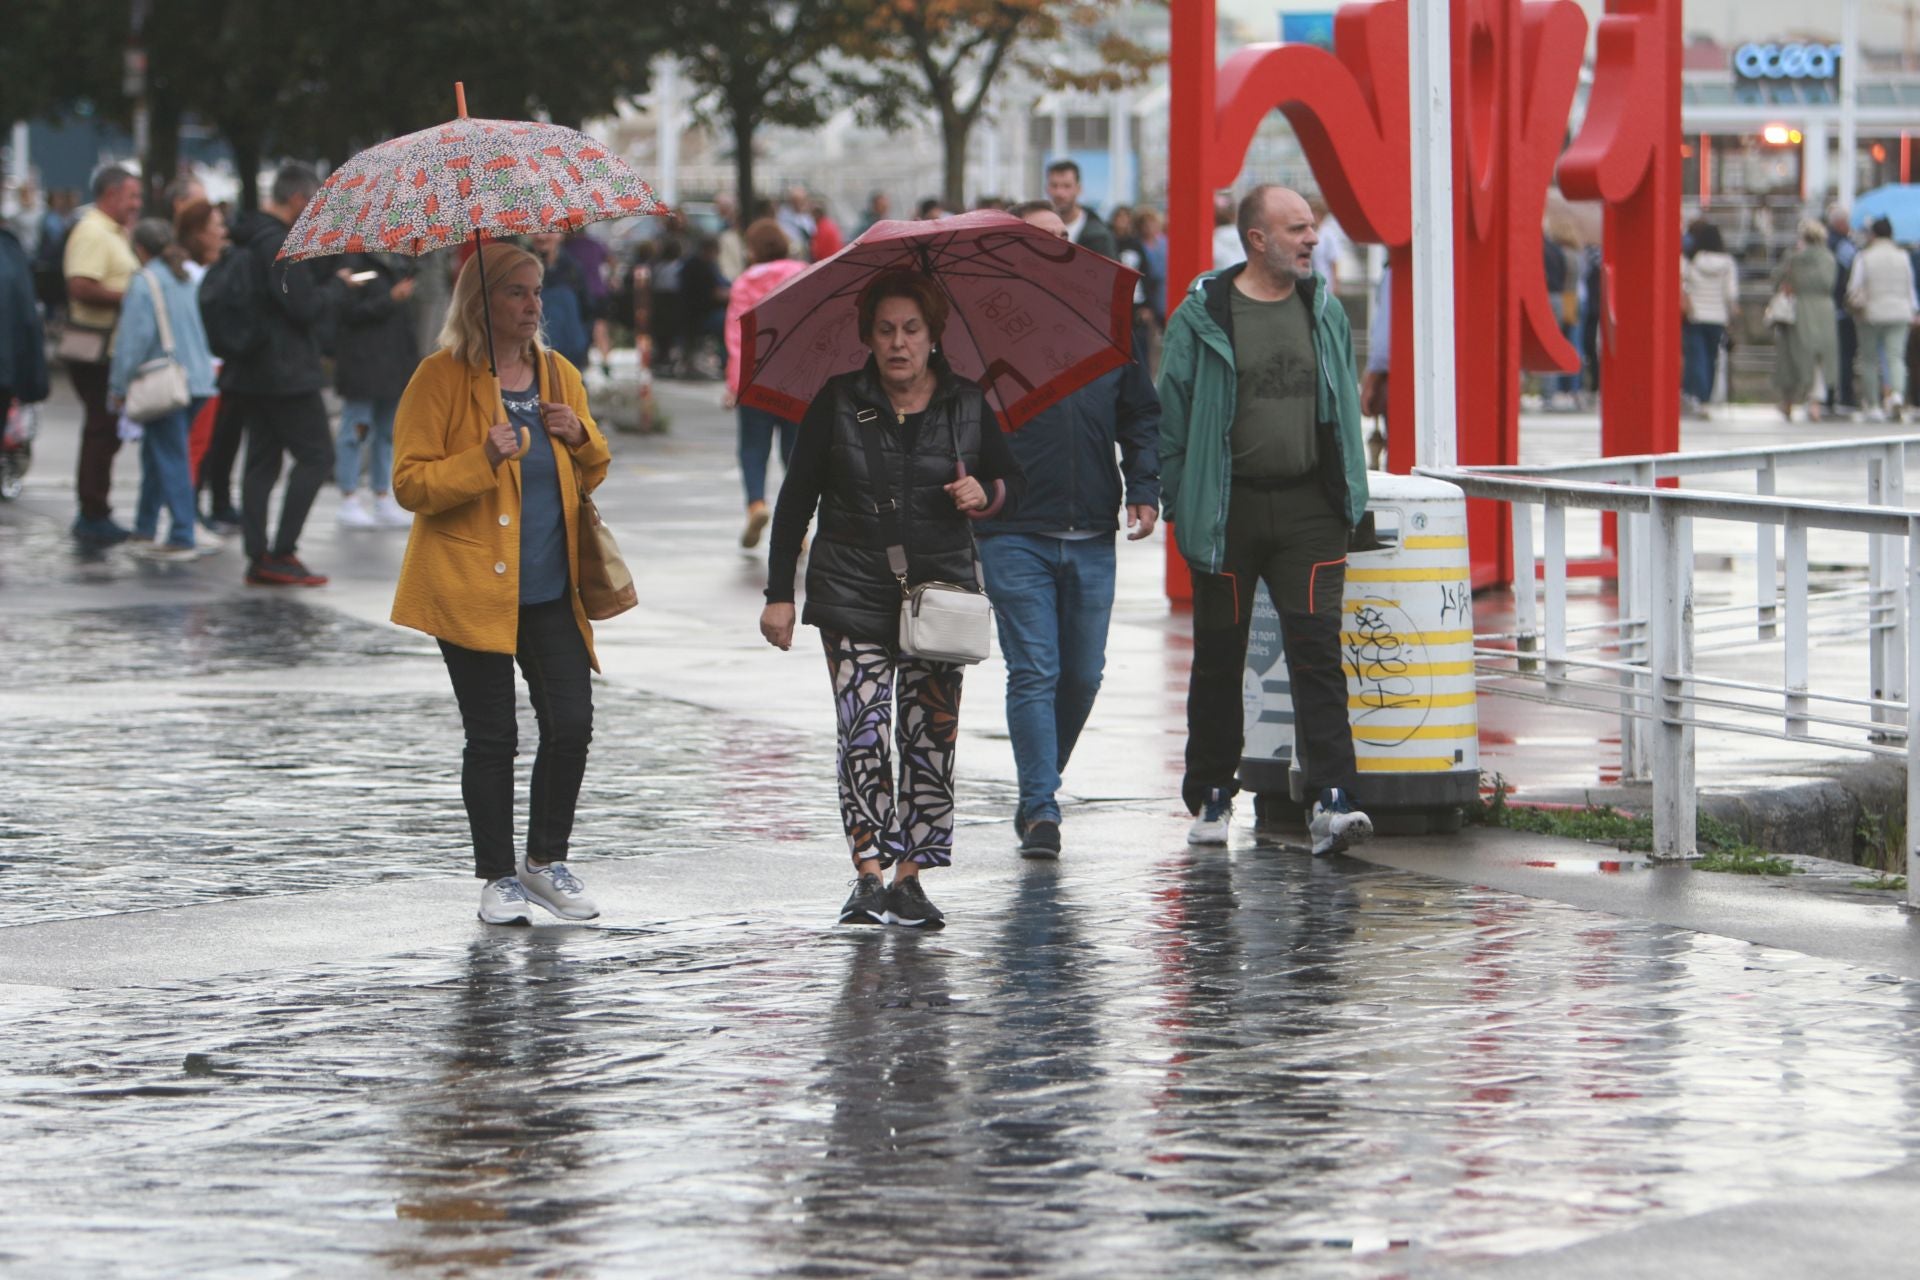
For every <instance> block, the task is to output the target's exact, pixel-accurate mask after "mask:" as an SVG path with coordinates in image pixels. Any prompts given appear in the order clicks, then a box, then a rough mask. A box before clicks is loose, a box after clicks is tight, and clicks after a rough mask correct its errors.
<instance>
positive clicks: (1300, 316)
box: [1159, 185, 1373, 854]
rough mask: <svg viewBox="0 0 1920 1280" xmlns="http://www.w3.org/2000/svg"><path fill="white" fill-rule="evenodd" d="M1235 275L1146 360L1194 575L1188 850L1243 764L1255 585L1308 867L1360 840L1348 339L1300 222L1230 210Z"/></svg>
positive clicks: (1169, 511)
mask: <svg viewBox="0 0 1920 1280" xmlns="http://www.w3.org/2000/svg"><path fill="white" fill-rule="evenodd" d="M1238 221H1239V232H1240V242H1241V245H1242V246H1243V247H1244V248H1245V249H1246V251H1247V261H1246V263H1245V264H1244V265H1241V266H1236V267H1231V268H1229V269H1227V270H1226V271H1221V272H1212V273H1209V274H1206V275H1203V276H1201V277H1200V278H1199V279H1197V280H1195V281H1194V283H1193V286H1192V288H1191V289H1190V290H1189V291H1188V296H1187V300H1186V304H1185V305H1184V306H1182V307H1180V309H1179V310H1177V311H1176V312H1174V314H1173V318H1172V319H1171V320H1170V321H1169V322H1168V324H1167V333H1166V345H1165V347H1164V349H1163V351H1162V354H1161V358H1160V385H1159V390H1160V403H1161V408H1162V418H1161V427H1160V474H1161V482H1162V486H1163V503H1164V507H1165V511H1166V517H1167V519H1168V520H1169V521H1171V522H1172V523H1173V525H1174V537H1175V539H1176V542H1177V545H1178V546H1179V548H1180V554H1181V555H1182V556H1184V557H1185V558H1186V561H1187V565H1188V567H1189V568H1190V569H1191V570H1192V571H1193V672H1192V676H1191V678H1190V681H1189V683H1188V686H1187V769H1186V778H1185V780H1184V782H1183V784H1182V787H1181V791H1182V794H1183V798H1184V799H1185V800H1186V803H1187V810H1188V812H1190V813H1192V814H1194V815H1196V818H1195V821H1194V824H1193V827H1192V829H1191V830H1190V831H1189V832H1188V834H1187V839H1188V841H1189V842H1191V843H1193V844H1213V845H1223V844H1225V843H1226V842H1227V827H1228V823H1229V821H1230V819H1231V817H1232V814H1233V796H1234V793H1235V792H1236V791H1237V790H1238V784H1237V783H1236V781H1235V779H1234V775H1235V773H1236V772H1237V771H1238V769H1239V765H1240V753H1241V751H1242V749H1243V747H1244V745H1245V744H1244V734H1243V725H1242V700H1241V682H1242V678H1243V672H1244V671H1245V669H1246V662H1247V629H1248V625H1249V623H1250V622H1251V621H1252V615H1253V596H1254V591H1255V588H1256V586H1257V585H1258V583H1259V582H1261V581H1265V582H1266V584H1267V593H1268V595H1269V596H1271V597H1272V599H1273V603H1274V607H1275V608H1276V609H1277V610H1278V611H1279V613H1280V626H1281V632H1282V637H1283V641H1284V644H1285V648H1286V658H1287V672H1288V676H1289V678H1290V681H1291V683H1292V687H1293V711H1294V739H1295V743H1296V749H1297V751H1298V753H1299V757H1300V762H1301V766H1302V768H1303V769H1304V771H1305V774H1306V783H1307V791H1308V793H1309V794H1310V795H1312V796H1313V797H1314V800H1313V806H1312V809H1311V810H1310V813H1309V818H1308V825H1309V830H1310V832H1311V834H1312V838H1313V851H1314V852H1315V853H1316V854H1323V853H1337V852H1339V851H1340V850H1342V849H1345V848H1347V847H1348V846H1349V845H1351V844H1354V843H1357V842H1358V841H1361V840H1365V839H1366V838H1367V837H1368V836H1370V835H1372V834H1373V824H1372V822H1371V821H1370V820H1369V819H1368V818H1367V815H1366V814H1364V813H1362V812H1360V811H1359V810H1358V809H1357V808H1356V807H1355V806H1354V803H1353V798H1352V793H1351V792H1352V783H1353V778H1354V759H1353V736H1352V730H1351V728H1350V726H1349V724H1348V720H1347V679H1346V675H1345V673H1344V671H1343V670H1342V668H1341V664H1340V618H1341V603H1342V596H1343V594H1344V591H1345V587H1346V558H1347V541H1348V536H1349V534H1350V533H1351V532H1352V530H1353V529H1354V528H1355V527H1356V526H1357V525H1359V523H1360V521H1361V517H1362V516H1364V515H1365V514H1366V510H1367V472H1366V445H1365V442H1364V441H1363V439H1362V438H1361V434H1360V400H1359V390H1358V388H1357V386H1356V385H1355V383H1354V376H1353V335H1352V333H1351V331H1350V330H1349V328H1348V326H1347V316H1346V312H1345V311H1343V310H1342V309H1341V307H1340V304H1339V302H1337V301H1336V300H1335V299H1334V298H1333V297H1332V291H1331V290H1330V289H1329V288H1328V287H1327V283H1326V281H1325V279H1323V278H1322V277H1320V276H1317V275H1315V274H1314V270H1313V247H1314V245H1315V244H1316V243H1318V237H1317V236H1316V235H1315V234H1314V218H1313V212H1312V210H1310V209H1309V208H1308V207H1307V202H1306V201H1305V200H1304V199H1302V198H1301V196H1300V195H1299V193H1298V192H1295V191H1290V190H1288V189H1287V188H1285V187H1280V186H1271V185H1268V186H1260V187H1256V188H1254V189H1253V191H1251V192H1250V193H1248V195H1247V197H1246V199H1244V200H1242V201H1241V202H1240V212H1239V220H1238Z"/></svg>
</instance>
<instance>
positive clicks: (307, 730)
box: [0, 598, 1013, 926]
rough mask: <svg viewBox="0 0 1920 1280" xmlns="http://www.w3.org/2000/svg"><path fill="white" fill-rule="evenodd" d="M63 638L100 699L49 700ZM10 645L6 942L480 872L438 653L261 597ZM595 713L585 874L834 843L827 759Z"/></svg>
mask: <svg viewBox="0 0 1920 1280" xmlns="http://www.w3.org/2000/svg"><path fill="white" fill-rule="evenodd" d="M68 634H71V635H72V636H73V637H74V638H73V639H72V641H71V643H70V644H69V649H70V650H75V651H77V650H84V651H85V652H86V654H87V656H86V658H85V663H86V675H87V678H90V679H91V680H94V681H100V682H106V681H112V682H113V683H111V684H105V683H102V684H91V685H87V686H86V689H85V693H86V696H85V697H79V696H68V695H66V694H64V693H60V692H58V691H59V690H60V689H62V688H63V687H64V685H63V682H62V681H61V680H59V679H57V678H55V677H52V676H50V675H49V674H48V672H47V671H46V670H44V669H37V668H36V665H35V664H36V662H37V663H41V664H45V663H50V662H51V661H52V658H53V656H54V651H55V650H56V649H57V645H58V636H60V635H68ZM0 645H5V646H7V647H8V650H9V651H16V652H21V653H27V654H30V655H37V657H29V658H28V659H27V661H26V663H25V665H26V667H27V668H28V670H29V671H30V672H32V671H35V670H36V669H37V670H38V677H39V678H38V683H39V685H40V686H41V688H39V689H38V690H35V691H34V698H33V702H34V706H35V711H34V713H33V714H31V715H27V716H18V717H14V718H13V722H12V723H9V724H8V725H7V729H6V732H7V741H8V743H9V747H8V762H7V774H8V780H7V794H8V800H7V804H6V805H5V807H4V808H0V889H4V890H5V892H3V893H0V926H5V925H11V924H25V923H29V922H32V921H41V920H52V919H62V918H68V917H74V916H86V915H98V914H101V913H104V912H113V911H130V910H143V909H153V908H159V907H175V906H185V905H188V904H191V903H197V902H209V901H215V900H218V899H223V898H234V897H250V896H256V895H261V894H273V893H294V892H301V891H305V890H311V889H324V888H338V887H341V886H344V885H352V884H365V883H373V882H377V881H381V880H391V879H401V878H413V877H419V876H428V875H445V874H449V873H451V874H460V873H461V872H462V871H463V870H466V869H469V868H470V867H471V854H470V853H469V852H468V849H469V846H468V843H467V839H468V837H467V831H466V820H465V817H464V816H463V814H462V811H461V809H460V799H459V796H460V783H459V770H460V743H461V730H460V717H459V713H458V711H457V710H456V709H455V707H454V702H453V695H452V693H451V691H450V689H449V688H448V687H447V683H446V680H447V677H446V672H445V669H444V667H443V666H442V665H441V663H440V660H439V656H438V654H437V653H435V654H433V655H432V656H431V657H427V656H418V657H414V658H411V659H408V658H406V657H404V656H402V657H398V658H396V657H395V656H394V652H393V651H394V650H401V651H404V650H406V649H408V648H409V647H411V648H413V649H414V650H416V651H417V649H418V646H417V645H415V644H413V643H412V642H411V641H409V639H408V638H407V637H406V636H404V635H399V634H396V633H393V632H388V631H383V630H381V629H379V628H375V627H370V626H366V625H364V624H361V623H356V622H352V621H350V620H346V619H343V618H341V617H340V616H339V615H336V614H332V613H329V612H326V611H323V610H313V609H308V608H306V607H304V606H300V605H297V604H295V603H293V602H291V601H285V600H282V599H278V598H269V599H267V600H261V601H242V602H232V601H229V602H225V603H222V604H221V605H219V606H217V607H208V608H205V609H203V608H202V607H201V606H175V605H165V606H153V607H150V608H142V609H126V610H117V611H105V610H100V611H86V612H81V613H76V614H54V615H39V616H27V617H19V618H9V619H5V620H0ZM276 654H277V655H280V656H279V657H275V656H274V655H276ZM79 660H80V659H77V658H76V661H79ZM328 663H331V664H339V663H357V664H359V666H360V668H361V670H360V671H359V672H356V673H355V678H354V679H341V678H340V677H339V676H337V675H332V676H329V677H328V678H327V679H326V680H324V681H321V682H316V681H315V680H313V679H312V678H311V677H306V676H298V675H295V674H289V676H288V677H287V685H288V686H289V687H287V688H280V687H276V682H275V680H274V679H273V678H272V677H271V676H270V675H269V676H267V677H265V678H263V677H262V674H261V673H263V672H271V671H275V670H286V671H289V672H293V671H295V670H296V669H297V668H301V667H315V666H319V665H321V664H328ZM29 683H31V681H29V680H26V679H23V680H21V681H20V684H21V685H23V686H25V685H28V684H29ZM823 685H824V681H823ZM343 689H344V690H352V691H350V692H343V691H342V690H343ZM49 690H54V691H55V692H54V693H52V694H49V692H48V691H49ZM824 694H825V691H824V688H823V690H822V698H821V719H822V722H823V724H825V723H828V717H829V716H830V715H831V708H830V707H829V705H828V704H827V701H826V698H825V696H824ZM595 699H596V702H597V704H598V709H597V725H596V734H595V738H594V743H593V747H592V759H591V762H590V764H589V766H588V774H587V787H586V789H585V791H584V793H583V794H582V797H581V806H580V811H579V815H578V820H577V824H576V828H575V834H574V847H575V848H576V849H577V850H579V852H580V855H581V856H582V858H583V859H600V858H608V857H632V856H640V855H647V854H687V855H693V854H697V853H698V852H699V851H701V850H705V849H712V848H715V847H718V846H721V845H726V844H738V843H739V842H740V841H742V840H753V841H762V842H765V843H766V844H767V845H768V846H769V847H770V848H771V849H773V850H776V851H777V850H778V849H779V848H780V847H781V846H782V845H786V844H792V843H793V842H797V841H804V840H808V839H812V838H815V837H819V836H823V835H824V836H831V835H834V834H835V833H837V832H838V831H839V829H840V825H839V824H840V819H839V810H838V802H837V799H836V794H835V791H834V783H833V769H834V766H833V746H832V742H831V740H829V739H825V738H821V737H809V736H807V735H804V734H798V733H793V732H791V731H786V730H781V729H776V728H769V727H767V726H765V725H759V724H753V723H749V722H746V721H742V720H740V719H738V718H736V717H732V716H727V715H723V714H718V713H715V712H712V711H709V710H706V709H703V708H699V707H693V706H690V705H688V704H685V703H681V702H674V701H671V700H668V699H663V698H655V697H650V696H648V695H645V694H640V693H635V692H632V691H630V690H625V689H621V688H618V687H616V686H612V685H609V684H606V683H604V682H603V683H600V684H598V685H597V686H596V689H595ZM127 708H131V709H130V710H129V709H127ZM520 712H521V724H520V742H521V745H522V751H523V756H524V757H525V758H523V760H522V762H521V768H520V769H519V771H518V774H517V779H518V785H519V788H520V795H519V800H518V808H517V810H516V812H517V813H519V814H520V815H521V816H522V818H523V819H524V815H525V814H526V812H527V797H526V787H527V784H528V781H529V777H530V767H531V761H530V756H531V752H532V749H533V745H534V744H535V743H536V742H538V740H539V735H538V731H537V729H536V727H535V725H534V723H533V714H532V711H531V709H530V708H529V707H528V706H527V705H526V699H525V696H524V694H522V697H521V708H520ZM82 784H83V785H82ZM960 803H961V805H962V807H963V809H964V810H966V811H968V812H971V813H974V814H978V815H983V816H990V817H992V818H994V819H999V818H1002V817H1003V816H1004V815H1005V813H1006V812H1008V811H1010V810H1011V809H1012V807H1013V793H1012V789H1011V788H1010V787H1007V786H1004V785H1000V784H994V783H986V782H979V781H965V782H963V783H962V785H961V788H960ZM813 856H817V855H813Z"/></svg>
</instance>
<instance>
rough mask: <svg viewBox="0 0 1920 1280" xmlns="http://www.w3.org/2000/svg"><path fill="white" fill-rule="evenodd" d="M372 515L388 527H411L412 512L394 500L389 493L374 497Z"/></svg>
mask: <svg viewBox="0 0 1920 1280" xmlns="http://www.w3.org/2000/svg"><path fill="white" fill-rule="evenodd" d="M373 517H374V519H375V520H377V521H379V522H380V524H381V525H383V526H384V527H386V528H388V529H411V528H413V512H411V511H409V510H407V509H406V508H405V507H403V506H401V505H400V504H399V503H397V502H395V501H394V500H393V495H392V494H390V493H383V494H381V495H380V496H379V497H378V498H375V499H374V501H373Z"/></svg>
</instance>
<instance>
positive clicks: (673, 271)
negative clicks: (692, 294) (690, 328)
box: [639, 236, 692, 378]
mask: <svg viewBox="0 0 1920 1280" xmlns="http://www.w3.org/2000/svg"><path fill="white" fill-rule="evenodd" d="M645 248H646V246H645V245H641V246H639V251H644V250H645ZM647 266H648V274H647V325H648V335H649V336H650V337H651V338H652V339H653V369H654V372H656V373H658V374H659V375H660V376H661V377H663V378H678V377H680V376H681V375H682V374H683V373H684V372H685V366H687V365H689V364H690V363H691V360H692V352H690V351H688V350H687V348H686V330H687V308H686V301H685V295H684V294H682V293H681V291H680V280H681V276H682V275H683V274H684V273H685V271H686V266H687V259H686V255H685V254H684V253H682V252H681V248H680V242H679V241H678V240H676V239H675V238H674V237H672V236H662V237H661V238H660V241H659V244H658V247H657V248H655V250H654V256H653V260H652V261H651V262H650V263H648V264H647Z"/></svg>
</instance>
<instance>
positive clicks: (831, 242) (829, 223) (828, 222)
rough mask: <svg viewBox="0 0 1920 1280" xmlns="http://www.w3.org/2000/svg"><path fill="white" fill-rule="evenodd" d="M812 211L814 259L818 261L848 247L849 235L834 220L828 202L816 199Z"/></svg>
mask: <svg viewBox="0 0 1920 1280" xmlns="http://www.w3.org/2000/svg"><path fill="white" fill-rule="evenodd" d="M810 212H811V213H812V214H813V245H812V249H813V260H814V261H815V262H818V261H820V260H821V259H822V258H831V257H832V256H833V255H834V254H836V253H838V252H840V250H842V249H844V248H846V246H847V237H846V235H845V234H844V233H843V232H842V231H841V230H840V224H839V223H838V222H835V221H834V219H833V214H832V213H831V212H830V211H829V210H828V209H827V206H826V202H825V201H823V200H815V201H814V202H813V208H812V209H811V210H810Z"/></svg>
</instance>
